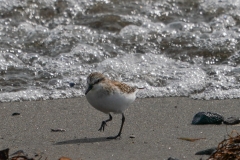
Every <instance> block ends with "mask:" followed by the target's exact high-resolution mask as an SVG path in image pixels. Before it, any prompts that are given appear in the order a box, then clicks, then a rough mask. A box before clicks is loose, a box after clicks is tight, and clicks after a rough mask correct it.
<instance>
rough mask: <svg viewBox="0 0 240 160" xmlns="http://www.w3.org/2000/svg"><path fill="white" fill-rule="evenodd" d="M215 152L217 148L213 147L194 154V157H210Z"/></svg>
mask: <svg viewBox="0 0 240 160" xmlns="http://www.w3.org/2000/svg"><path fill="white" fill-rule="evenodd" d="M216 150H217V148H216V147H213V148H209V149H205V150H202V151H199V152H197V153H195V155H211V154H213V153H214V152H215V151H216Z"/></svg>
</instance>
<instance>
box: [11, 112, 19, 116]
mask: <svg viewBox="0 0 240 160" xmlns="http://www.w3.org/2000/svg"><path fill="white" fill-rule="evenodd" d="M18 115H20V113H17V112H15V113H13V114H12V116H18Z"/></svg>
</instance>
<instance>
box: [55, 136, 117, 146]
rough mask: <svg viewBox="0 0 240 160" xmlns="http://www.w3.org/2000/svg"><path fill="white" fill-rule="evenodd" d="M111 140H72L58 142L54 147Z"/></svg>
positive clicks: (100, 138)
mask: <svg viewBox="0 0 240 160" xmlns="http://www.w3.org/2000/svg"><path fill="white" fill-rule="evenodd" d="M111 140H112V139H107V137H98V138H81V139H72V140H66V141H60V142H56V143H55V144H54V145H65V144H81V143H95V142H106V141H111Z"/></svg>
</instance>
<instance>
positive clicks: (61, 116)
mask: <svg viewBox="0 0 240 160" xmlns="http://www.w3.org/2000/svg"><path fill="white" fill-rule="evenodd" d="M239 104H240V99H227V100H194V99H190V98H187V97H164V98H144V99H137V100H136V101H135V102H134V103H133V104H132V105H131V106H130V107H129V109H128V110H127V111H126V112H125V117H126V121H125V124H124V127H123V133H122V136H121V139H120V140H107V139H106V137H108V136H113V135H115V134H117V132H118V130H119V127H120V124H121V116H120V115H115V114H113V115H112V116H113V120H112V121H111V122H109V123H108V125H107V126H106V128H105V131H104V132H99V131H98V129H99V127H100V124H101V122H102V120H105V119H107V118H108V116H107V115H105V114H103V113H101V112H99V111H97V110H95V109H94V108H93V107H91V106H90V104H88V102H87V100H86V99H85V97H81V98H69V99H57V100H45V101H23V102H10V103H9V102H8V103H1V105H0V108H1V113H0V126H1V131H0V142H1V143H0V150H3V149H5V148H9V149H10V152H9V153H10V154H12V153H14V152H16V151H18V150H23V151H24V152H25V153H27V154H28V155H29V157H30V158H34V155H36V154H38V155H42V157H43V159H44V157H45V158H47V159H53V160H54V159H56V160H57V159H58V158H60V157H62V156H65V157H69V158H71V159H84V160H85V159H113V158H114V159H168V158H169V157H173V158H177V159H179V160H181V159H192V160H195V159H196V160H199V159H200V158H203V159H206V158H207V157H209V156H198V155H195V153H196V152H198V151H201V150H205V149H209V148H212V147H217V145H218V143H220V142H221V141H222V140H223V139H224V138H228V134H230V133H231V132H232V130H236V131H238V132H240V125H224V124H221V125H191V121H192V118H193V116H194V115H195V114H196V113H198V112H201V111H204V112H208V111H210V112H215V113H219V114H221V115H223V116H224V117H225V118H227V117H230V116H234V115H235V116H238V115H240V110H239ZM13 113H20V115H16V116H12V114H13ZM51 129H63V130H65V132H51ZM131 135H134V136H135V138H130V136H131ZM178 138H205V139H200V140H197V141H194V142H189V141H184V140H181V139H178ZM35 158H36V159H37V158H38V157H35Z"/></svg>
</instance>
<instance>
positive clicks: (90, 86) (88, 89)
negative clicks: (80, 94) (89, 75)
mask: <svg viewBox="0 0 240 160" xmlns="http://www.w3.org/2000/svg"><path fill="white" fill-rule="evenodd" d="M92 88H93V85H89V86H88V88H87V90H86V92H85V95H87V93H88V92H89V91H90V90H91V89H92Z"/></svg>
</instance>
